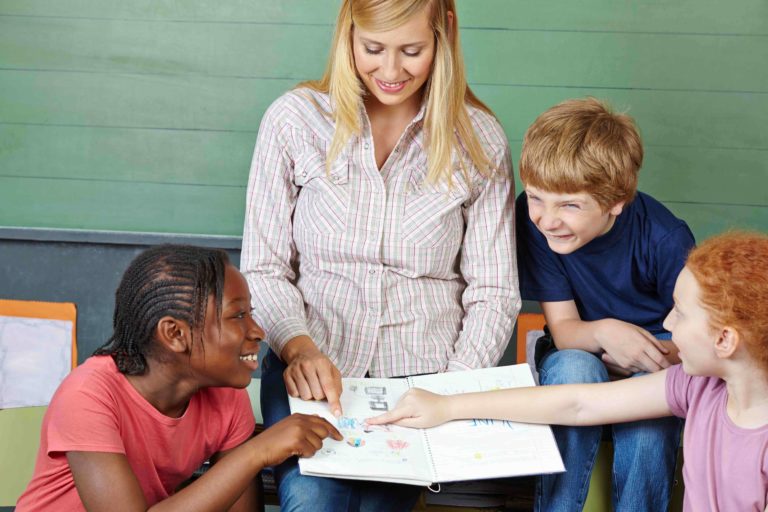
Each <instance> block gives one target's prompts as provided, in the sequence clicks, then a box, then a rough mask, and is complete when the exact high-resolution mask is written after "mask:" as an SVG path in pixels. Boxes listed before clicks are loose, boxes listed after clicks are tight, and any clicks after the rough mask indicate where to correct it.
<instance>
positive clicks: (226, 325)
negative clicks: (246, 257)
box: [192, 265, 264, 388]
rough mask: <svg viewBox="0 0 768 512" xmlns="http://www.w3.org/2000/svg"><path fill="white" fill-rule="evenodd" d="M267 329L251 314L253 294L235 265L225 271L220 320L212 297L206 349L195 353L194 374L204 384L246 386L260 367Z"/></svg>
mask: <svg viewBox="0 0 768 512" xmlns="http://www.w3.org/2000/svg"><path fill="white" fill-rule="evenodd" d="M262 339H264V331H263V330H262V329H261V327H259V325H258V324H257V323H256V322H255V321H254V320H253V317H252V316H251V294H250V292H249V290H248V283H247V282H246V280H245V278H244V277H243V275H242V274H241V273H240V272H239V271H238V270H237V269H236V268H235V267H233V266H232V265H227V267H226V271H225V274H224V290H223V295H222V299H221V321H220V322H219V321H218V319H217V318H216V306H215V303H214V300H213V298H209V300H208V308H207V311H206V313H205V330H204V332H203V349H202V350H201V349H200V348H199V347H200V345H199V344H195V347H198V348H197V349H195V350H193V353H192V364H193V367H194V370H195V374H196V375H198V376H199V377H200V378H201V380H202V381H203V382H202V383H201V384H202V385H203V386H226V387H235V388H244V387H246V386H247V385H248V384H249V383H250V382H251V372H253V371H254V370H255V369H256V368H257V367H258V361H257V354H258V352H259V342H260V341H261V340H262Z"/></svg>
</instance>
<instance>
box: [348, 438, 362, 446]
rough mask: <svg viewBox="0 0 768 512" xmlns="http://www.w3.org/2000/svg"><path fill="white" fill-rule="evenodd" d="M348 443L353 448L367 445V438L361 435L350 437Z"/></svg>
mask: <svg viewBox="0 0 768 512" xmlns="http://www.w3.org/2000/svg"><path fill="white" fill-rule="evenodd" d="M347 444H348V445H349V446H351V447H353V448H360V447H361V446H365V439H362V438H360V437H348V438H347Z"/></svg>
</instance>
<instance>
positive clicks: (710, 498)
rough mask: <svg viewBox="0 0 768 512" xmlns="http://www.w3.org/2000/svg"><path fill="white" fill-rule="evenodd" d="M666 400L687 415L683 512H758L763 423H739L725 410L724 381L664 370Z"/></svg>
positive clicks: (766, 469) (767, 499) (765, 464)
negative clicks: (741, 424)
mask: <svg viewBox="0 0 768 512" xmlns="http://www.w3.org/2000/svg"><path fill="white" fill-rule="evenodd" d="M666 394H667V403H668V404H669V408H670V410H671V411H672V413H673V414H674V415H675V416H679V417H681V418H686V421H685V432H684V435H683V457H684V459H685V465H684V466H683V480H684V482H685V500H684V505H683V508H684V510H685V511H686V512H694V511H695V512H698V511H703V510H706V511H708V512H718V511H719V512H737V511H738V512H748V511H750V512H751V511H755V512H763V511H764V510H765V507H766V503H768V425H763V426H762V427H758V428H752V429H748V428H742V427H739V426H737V425H735V424H734V423H733V421H731V419H730V418H729V417H728V414H727V412H726V405H727V402H728V393H727V391H726V385H725V381H723V380H722V379H718V378H715V377H692V376H690V375H688V374H686V373H685V372H684V371H683V368H682V366H681V365H676V366H673V367H671V368H670V369H669V370H668V372H667V382H666Z"/></svg>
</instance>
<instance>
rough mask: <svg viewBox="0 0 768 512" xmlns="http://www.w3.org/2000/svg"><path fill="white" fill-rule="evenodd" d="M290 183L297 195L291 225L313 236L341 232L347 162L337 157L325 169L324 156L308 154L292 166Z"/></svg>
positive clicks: (344, 217)
mask: <svg viewBox="0 0 768 512" xmlns="http://www.w3.org/2000/svg"><path fill="white" fill-rule="evenodd" d="M294 183H295V184H296V185H297V186H298V187H299V196H298V198H297V200H296V207H295V210H294V213H293V223H294V226H295V227H297V228H299V229H303V230H305V231H310V232H313V233H317V234H336V233H343V232H344V231H345V230H346V228H347V216H348V215H349V200H350V191H349V186H350V185H349V160H348V159H347V157H346V156H341V157H339V158H337V159H336V161H335V162H334V163H333V165H332V166H331V168H330V170H327V169H326V166H325V155H324V154H321V153H318V152H311V153H309V154H305V155H302V157H301V158H299V159H297V160H296V162H295V164H294Z"/></svg>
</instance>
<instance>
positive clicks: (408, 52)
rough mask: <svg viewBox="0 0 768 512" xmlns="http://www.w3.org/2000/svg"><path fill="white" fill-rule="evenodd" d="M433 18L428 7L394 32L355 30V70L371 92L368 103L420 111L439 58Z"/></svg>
mask: <svg viewBox="0 0 768 512" xmlns="http://www.w3.org/2000/svg"><path fill="white" fill-rule="evenodd" d="M429 16H430V7H429V6H427V7H425V8H424V9H423V10H422V11H421V12H419V13H418V14H416V15H414V16H413V17H411V19H409V20H408V21H406V22H405V23H404V24H402V25H400V26H399V27H397V28H394V29H392V30H387V31H381V32H372V31H367V30H363V29H362V28H360V27H354V28H353V31H352V46H353V51H354V57H355V67H356V69H357V73H358V75H359V77H360V79H361V80H362V82H363V83H364V84H365V87H366V88H367V89H368V91H369V92H370V95H369V96H367V97H366V103H370V102H374V103H376V104H377V106H389V107H403V108H408V109H413V110H415V111H418V108H419V106H420V104H421V96H422V94H421V92H422V87H423V86H424V84H425V83H426V81H427V80H428V79H429V76H430V73H431V70H432V61H433V60H434V55H435V35H434V34H433V32H432V28H431V27H430V18H429Z"/></svg>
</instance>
